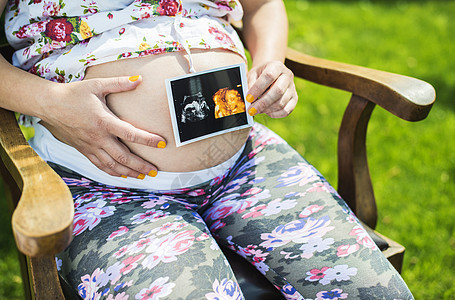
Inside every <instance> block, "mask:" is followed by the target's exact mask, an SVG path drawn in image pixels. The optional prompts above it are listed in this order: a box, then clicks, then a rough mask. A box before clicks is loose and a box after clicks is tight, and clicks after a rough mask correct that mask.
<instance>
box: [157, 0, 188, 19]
mask: <svg viewBox="0 0 455 300" xmlns="http://www.w3.org/2000/svg"><path fill="white" fill-rule="evenodd" d="M156 11H157V12H158V13H159V14H160V15H162V16H175V15H177V13H178V12H181V11H182V5H181V4H180V1H177V0H160V5H159V6H158V7H157V9H156Z"/></svg>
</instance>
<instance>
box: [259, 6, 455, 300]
mask: <svg viewBox="0 0 455 300" xmlns="http://www.w3.org/2000/svg"><path fill="white" fill-rule="evenodd" d="M285 3H286V7H287V11H288V14H289V20H290V37H289V44H290V46H291V47H293V48H295V49H298V50H300V51H303V52H306V53H308V54H311V55H314V56H319V57H322V58H326V59H332V60H336V61H342V62H347V63H353V64H358V65H363V66H366V67H371V68H377V69H381V70H385V71H390V72H394V73H400V74H404V75H408V76H412V77H417V78H419V79H422V80H425V81H428V82H430V83H431V84H433V85H434V86H435V88H436V92H437V102H436V104H435V106H434V107H433V109H432V111H431V112H430V115H429V117H428V118H427V119H426V120H424V121H422V122H418V123H409V122H406V121H403V120H400V119H398V118H396V117H394V116H392V115H390V114H388V113H386V112H385V111H384V110H382V109H381V108H376V109H375V111H374V112H373V115H372V119H371V122H370V125H369V130H368V141H367V145H368V151H369V153H368V154H369V162H370V172H371V174H372V178H373V184H374V187H375V192H376V198H377V201H378V206H379V224H378V229H379V231H380V232H382V233H384V234H386V235H388V236H390V237H392V238H393V239H395V240H397V241H399V242H401V243H402V244H404V245H405V246H406V247H407V250H406V255H405V262H404V267H403V277H404V279H405V281H406V282H407V283H408V285H409V287H410V289H411V290H412V291H413V293H414V296H415V297H416V299H453V298H452V297H453V295H454V293H455V283H454V282H455V271H454V268H455V235H454V227H455V218H454V216H455V205H453V199H455V185H454V178H455V142H454V141H453V139H452V137H453V135H454V133H455V111H454V110H455V102H454V101H453V100H452V97H453V95H454V94H455V72H453V70H454V69H455V59H454V57H455V43H452V42H450V41H452V40H453V37H454V36H455V23H454V18H453V16H454V15H455V3H454V2H450V1H434V2H430V1H302V0H295V1H291V0H286V1H285ZM297 84H298V88H299V105H298V107H297V109H296V110H295V111H294V112H293V113H292V115H291V117H290V118H289V119H288V120H270V119H266V118H265V119H264V121H263V122H265V123H267V124H268V125H269V126H270V127H272V128H273V129H274V130H275V131H277V132H278V133H279V134H280V135H283V136H285V137H286V138H287V140H288V141H289V142H290V143H291V144H292V145H293V146H294V147H296V148H297V149H303V150H304V152H301V153H302V154H304V155H305V157H306V158H307V159H308V160H309V161H310V162H311V163H313V164H314V165H315V166H316V167H317V168H318V169H319V170H320V171H321V172H322V173H323V174H324V175H325V176H326V177H327V178H328V179H329V181H330V182H331V183H332V184H334V185H336V178H337V174H336V169H335V167H336V156H335V155H336V131H337V129H338V126H339V124H340V120H341V114H342V110H343V109H344V107H345V106H346V104H347V101H348V100H349V95H348V94H346V93H344V92H338V91H333V90H330V89H326V88H323V87H320V86H317V85H312V84H309V83H304V82H299V81H298V82H297ZM441 274H444V276H441Z"/></svg>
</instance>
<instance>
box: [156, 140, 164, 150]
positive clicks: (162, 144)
mask: <svg viewBox="0 0 455 300" xmlns="http://www.w3.org/2000/svg"><path fill="white" fill-rule="evenodd" d="M156 146H157V147H158V148H165V147H166V143H165V142H163V141H159V142H158V144H157V145H156Z"/></svg>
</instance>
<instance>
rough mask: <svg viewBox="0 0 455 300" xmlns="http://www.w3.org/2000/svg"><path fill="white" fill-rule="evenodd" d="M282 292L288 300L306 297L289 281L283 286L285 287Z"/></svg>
mask: <svg viewBox="0 0 455 300" xmlns="http://www.w3.org/2000/svg"><path fill="white" fill-rule="evenodd" d="M281 293H282V294H283V296H284V298H286V300H302V299H304V298H303V296H302V295H300V293H299V292H297V290H296V289H295V287H293V286H292V285H290V284H289V283H287V284H286V285H285V286H283V288H282V289H281Z"/></svg>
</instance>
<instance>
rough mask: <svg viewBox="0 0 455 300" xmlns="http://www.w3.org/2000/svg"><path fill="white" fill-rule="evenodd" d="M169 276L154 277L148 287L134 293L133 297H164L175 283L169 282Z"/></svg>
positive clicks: (143, 299)
mask: <svg viewBox="0 0 455 300" xmlns="http://www.w3.org/2000/svg"><path fill="white" fill-rule="evenodd" d="M168 280H169V277H160V278H158V279H156V280H155V281H154V282H152V284H150V286H149V287H148V288H144V289H142V290H141V291H140V292H139V293H137V294H136V296H135V297H134V299H138V300H147V299H150V300H158V299H160V298H163V297H166V296H168V295H169V294H171V293H172V288H173V287H174V286H175V283H173V282H169V283H167V282H168Z"/></svg>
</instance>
